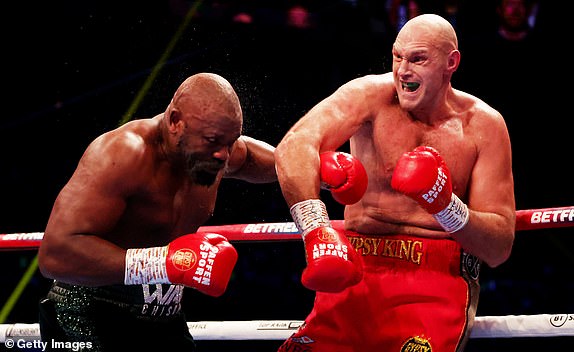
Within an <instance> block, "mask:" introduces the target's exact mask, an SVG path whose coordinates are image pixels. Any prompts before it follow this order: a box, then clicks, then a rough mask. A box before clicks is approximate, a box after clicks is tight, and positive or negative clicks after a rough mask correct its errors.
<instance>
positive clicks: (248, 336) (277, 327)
mask: <svg viewBox="0 0 574 352" xmlns="http://www.w3.org/2000/svg"><path fill="white" fill-rule="evenodd" d="M302 323H303V321H302V320H243V321H196V322H188V323H187V326H188V328H189V332H190V333H191V335H192V336H193V338H194V339H196V340H207V341H215V340H225V341H227V340H285V339H287V338H288V337H289V336H290V335H291V334H292V333H293V332H295V330H297V328H298V327H299V326H301V324H302ZM550 336H552V337H557V336H574V314H538V315H507V316H483V317H476V319H475V322H474V327H473V329H472V331H471V333H470V337H471V338H516V337H550ZM19 339H22V340H25V341H34V340H40V326H39V324H38V323H32V324H24V323H15V324H0V343H6V341H7V340H12V341H14V340H19Z"/></svg>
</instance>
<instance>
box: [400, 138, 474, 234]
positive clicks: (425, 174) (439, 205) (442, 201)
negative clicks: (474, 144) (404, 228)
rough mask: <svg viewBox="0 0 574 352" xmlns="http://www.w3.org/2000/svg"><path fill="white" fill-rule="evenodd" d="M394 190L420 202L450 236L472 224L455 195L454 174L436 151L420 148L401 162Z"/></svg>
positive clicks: (430, 148) (465, 209) (409, 153)
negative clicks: (452, 176) (453, 188)
mask: <svg viewBox="0 0 574 352" xmlns="http://www.w3.org/2000/svg"><path fill="white" fill-rule="evenodd" d="M391 187H393V189H394V190H396V191H398V192H401V193H403V194H406V195H407V196H409V197H411V198H412V199H414V200H416V201H417V202H418V203H419V204H420V206H421V207H423V208H424V209H425V210H426V211H427V212H429V213H430V214H433V216H434V217H435V219H437V221H438V222H439V223H440V224H441V226H442V227H443V228H444V229H445V231H448V232H451V233H452V232H455V231H458V230H460V229H461V228H462V227H464V225H466V223H467V222H468V216H469V214H468V208H467V206H466V204H464V203H463V202H462V201H461V200H460V199H459V198H458V197H457V196H456V195H455V194H454V193H452V182H451V178H450V171H449V170H448V167H447V166H446V163H445V161H444V159H443V158H442V156H441V155H440V154H439V153H438V151H436V150H435V149H434V148H432V147H428V146H419V147H416V148H415V149H414V150H413V151H411V152H407V153H405V154H403V156H402V157H401V158H400V159H399V161H398V163H397V166H396V167H395V171H394V172H393V177H392V180H391Z"/></svg>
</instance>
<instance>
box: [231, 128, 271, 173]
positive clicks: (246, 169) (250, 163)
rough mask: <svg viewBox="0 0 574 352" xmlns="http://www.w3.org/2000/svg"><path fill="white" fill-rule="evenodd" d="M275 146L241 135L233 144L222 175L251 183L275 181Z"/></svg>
mask: <svg viewBox="0 0 574 352" xmlns="http://www.w3.org/2000/svg"><path fill="white" fill-rule="evenodd" d="M274 152H275V147H274V146H272V145H270V144H269V143H266V142H263V141H261V140H257V139H254V138H251V137H248V136H241V137H239V139H238V140H237V141H236V142H235V144H234V145H233V149H232V152H231V156H230V158H229V162H228V164H227V168H226V170H225V175H224V177H229V178H237V179H241V180H244V181H247V182H251V183H270V182H275V181H277V173H276V172H275V157H274V155H273V153H274Z"/></svg>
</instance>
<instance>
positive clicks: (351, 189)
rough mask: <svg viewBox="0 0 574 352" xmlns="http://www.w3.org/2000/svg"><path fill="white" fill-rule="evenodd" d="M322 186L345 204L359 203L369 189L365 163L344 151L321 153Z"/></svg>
mask: <svg viewBox="0 0 574 352" xmlns="http://www.w3.org/2000/svg"><path fill="white" fill-rule="evenodd" d="M320 158H321V187H322V188H325V189H328V190H330V191H331V194H332V195H333V198H334V199H335V200H336V201H337V202H339V203H341V204H344V205H349V204H354V203H357V202H358V201H359V200H360V199H361V197H363V195H364V194H365V191H366V190H367V184H368V178H367V172H366V171H365V168H364V167H363V164H361V162H360V161H359V160H358V159H356V158H355V157H354V156H352V155H351V154H348V153H343V152H325V153H321V155H320Z"/></svg>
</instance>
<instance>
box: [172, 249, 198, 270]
mask: <svg viewBox="0 0 574 352" xmlns="http://www.w3.org/2000/svg"><path fill="white" fill-rule="evenodd" d="M171 262H172V264H173V266H174V267H175V268H176V269H177V270H180V271H188V270H189V269H191V268H193V266H195V263H196V262H197V254H195V252H194V251H192V250H191V249H189V248H182V249H178V250H177V252H175V253H174V254H173V255H172V257H171Z"/></svg>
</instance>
